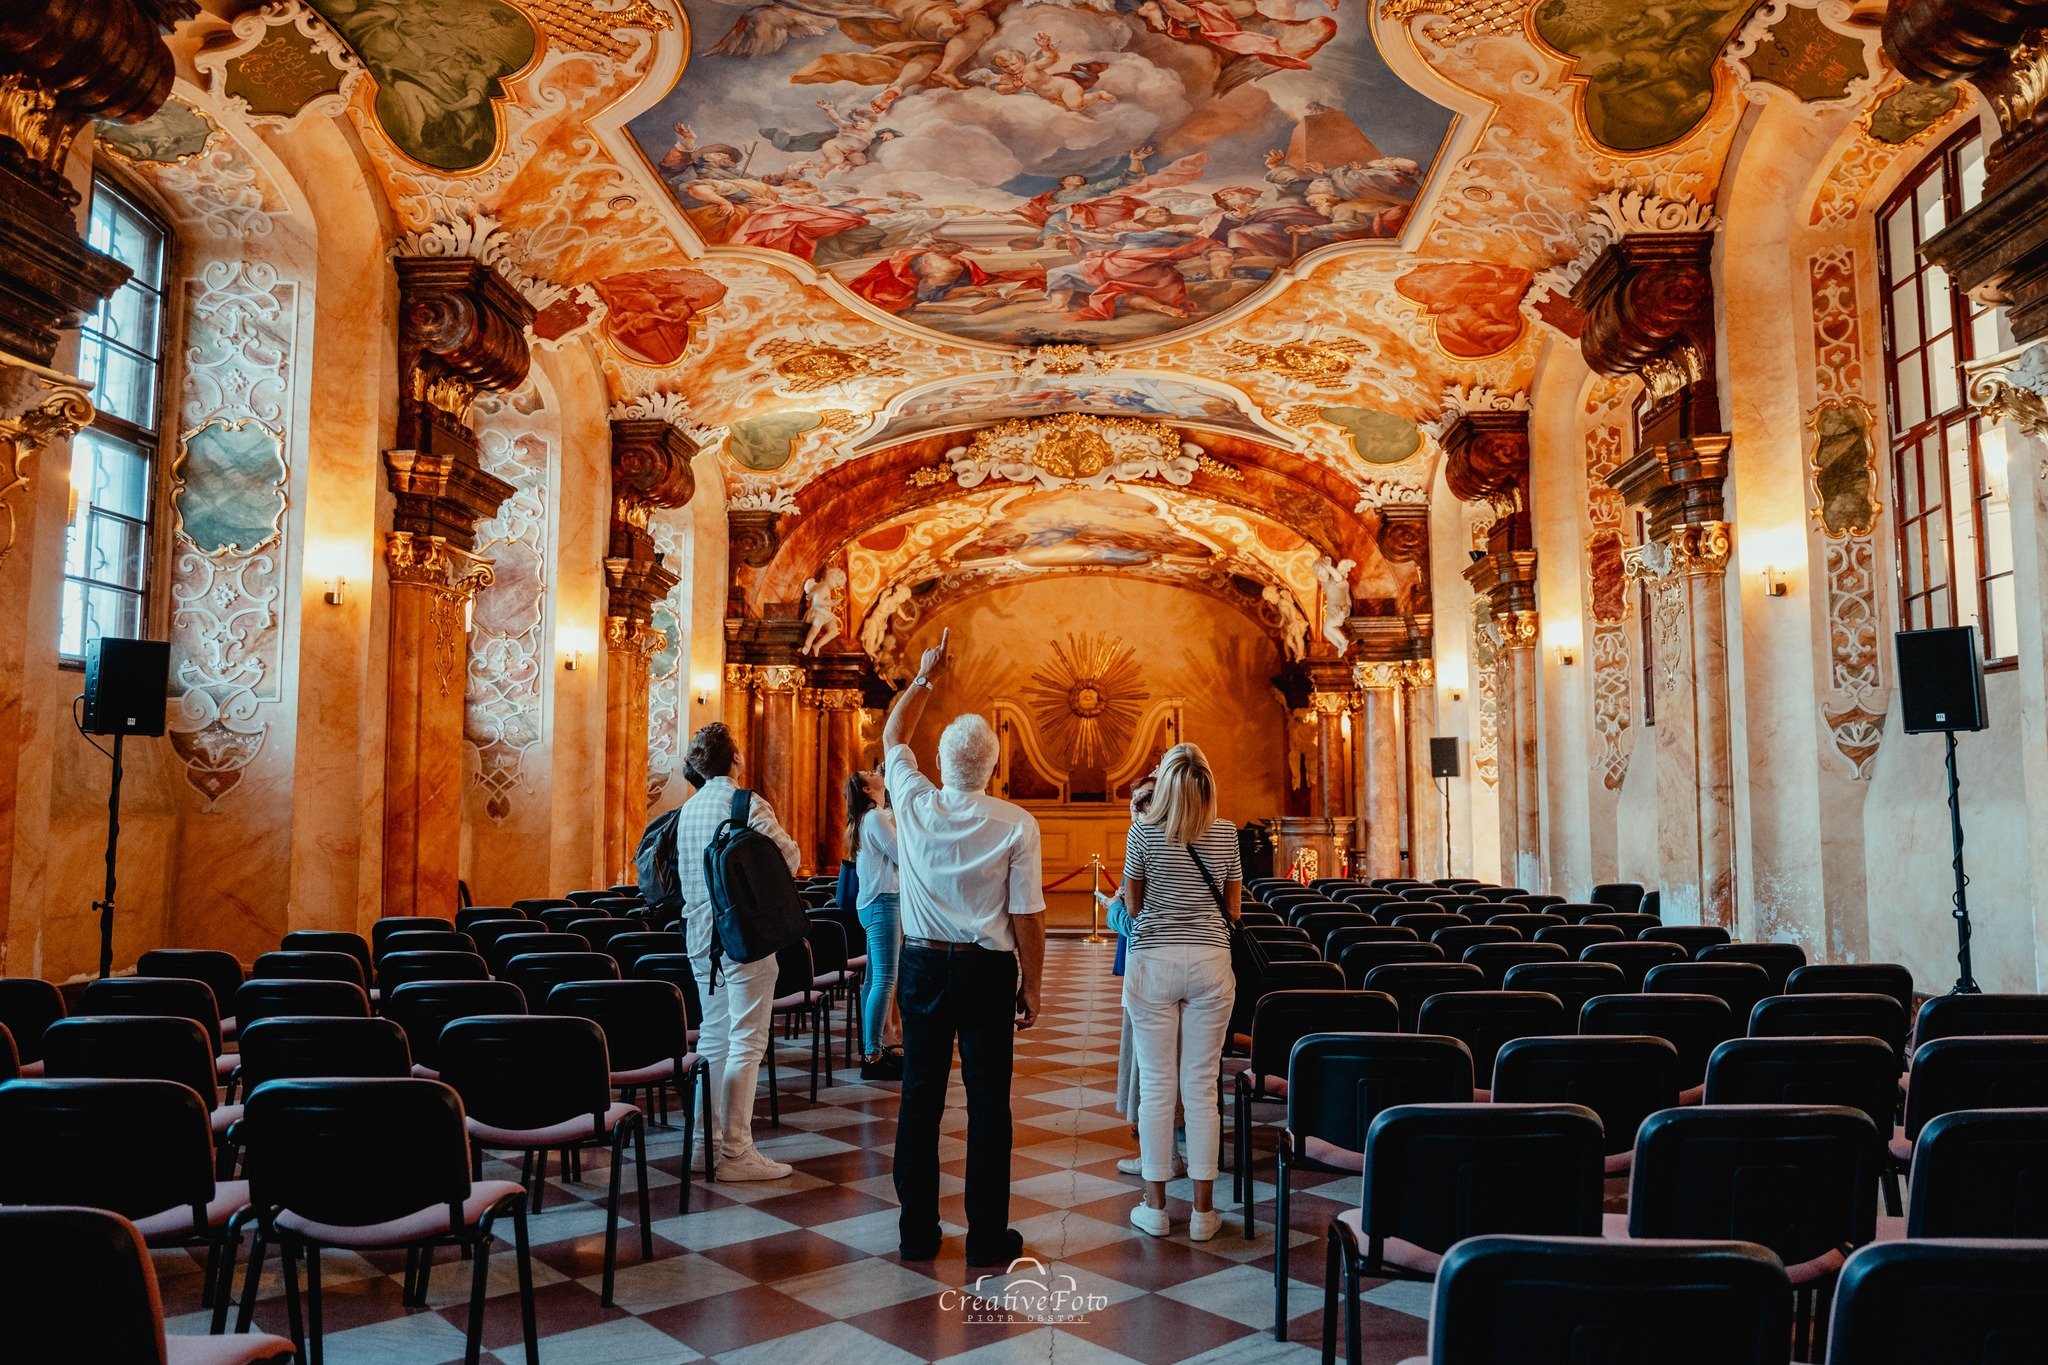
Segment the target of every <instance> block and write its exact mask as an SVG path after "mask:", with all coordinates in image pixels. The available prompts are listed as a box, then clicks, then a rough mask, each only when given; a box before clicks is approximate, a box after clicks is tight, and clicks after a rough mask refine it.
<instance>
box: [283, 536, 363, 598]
mask: <svg viewBox="0 0 2048 1365" xmlns="http://www.w3.org/2000/svg"><path fill="white" fill-rule="evenodd" d="M364 548H365V547H364V546H362V545H359V544H357V543H356V542H354V541H350V540H335V539H327V538H321V539H316V540H313V541H311V542H310V543H308V544H307V546H306V558H305V561H304V563H303V564H302V565H301V567H300V573H301V574H302V575H304V577H303V580H302V581H303V582H304V583H305V584H306V585H307V586H308V587H310V586H311V585H312V584H315V583H318V584H320V585H321V591H320V600H321V601H322V602H325V603H326V604H327V605H328V606H330V607H340V606H346V605H347V604H348V581H349V579H351V578H353V579H355V580H356V582H358V583H363V582H368V581H372V579H371V574H372V572H373V570H372V566H371V565H370V564H369V563H368V561H367V557H366V556H365V555H364V553H363V550H364Z"/></svg>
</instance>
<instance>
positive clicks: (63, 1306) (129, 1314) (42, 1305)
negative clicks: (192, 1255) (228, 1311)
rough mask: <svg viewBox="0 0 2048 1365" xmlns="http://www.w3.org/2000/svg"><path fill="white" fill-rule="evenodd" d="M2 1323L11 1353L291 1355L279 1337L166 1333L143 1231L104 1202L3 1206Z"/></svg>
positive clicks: (184, 1357)
mask: <svg viewBox="0 0 2048 1365" xmlns="http://www.w3.org/2000/svg"><path fill="white" fill-rule="evenodd" d="M0 1321H4V1322H5V1323H6V1324H7V1341H6V1347H7V1354H8V1358H9V1359H10V1360H20V1361H60V1360H62V1361H93V1362H101V1361H122V1362H128V1361H134V1362H138V1363H139V1365H150V1363H151V1362H157V1363H159V1365H160V1363H161V1362H163V1361H166V1360H171V1361H180V1362H183V1361H191V1362H195V1365H196V1362H200V1361H206V1362H211V1363H212V1365H254V1362H257V1361H272V1360H274V1361H288V1360H291V1359H293V1357H294V1353H293V1347H292V1343H291V1342H289V1341H286V1340H285V1339H284V1338H283V1337H273V1336H268V1335H263V1336H255V1335H251V1336H238V1337H185V1336H173V1337H166V1336H165V1335H164V1310H163V1296H162V1293H161V1292H160V1291H159V1290H158V1288H157V1282H156V1267H155V1266H154V1265H152V1264H151V1262H150V1258H149V1250H148V1247H147V1246H146V1245H145V1244H144V1240H143V1236H142V1234H141V1233H140V1232H139V1231H138V1230H137V1229H136V1226H135V1224H133V1223H131V1222H129V1221H128V1220H127V1219H126V1218H123V1217H122V1216H121V1215H120V1214H118V1213H110V1212H108V1211H107V1210H106V1209H102V1208H79V1207H75V1206H67V1205H61V1204H43V1205H38V1206H34V1207H30V1208H19V1209H0Z"/></svg>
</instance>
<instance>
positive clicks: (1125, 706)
mask: <svg viewBox="0 0 2048 1365" xmlns="http://www.w3.org/2000/svg"><path fill="white" fill-rule="evenodd" d="M1024 690H1025V694H1026V696H1027V697H1028V698H1029V700H1030V705H1031V710H1032V713H1033V714H1034V715H1035V716H1036V717H1037V719H1038V732H1039V734H1040V735H1041V736H1042V737H1043V738H1044V740H1045V743H1046V747H1047V748H1048V749H1050V750H1051V751H1052V752H1053V753H1054V754H1056V755H1058V756H1059V757H1060V758H1061V759H1063V760H1064V761H1065V763H1066V765H1067V771H1068V772H1070V773H1071V772H1075V771H1078V770H1080V769H1082V768H1106V767H1108V766H1109V764H1110V762H1111V760H1112V759H1114V758H1116V757H1118V756H1120V755H1121V754H1122V753H1123V751H1124V748H1125V746H1127V745H1128V744H1129V743H1130V742H1131V736H1132V735H1133V734H1134V733H1135V732H1136V730H1137V726H1138V712H1139V709H1140V708H1141V707H1142V706H1143V705H1144V703H1145V698H1146V696H1147V693H1146V691H1145V684H1144V677H1143V674H1142V673H1141V672H1140V670H1139V668H1138V659H1137V655H1136V654H1135V653H1133V652H1132V650H1131V647H1130V646H1129V645H1126V644H1124V643H1123V642H1122V641H1121V640H1116V639H1113V638H1111V637H1110V636H1107V635H1069V636H1068V637H1067V638H1066V640H1065V642H1064V643H1062V642H1060V641H1054V642H1053V647H1052V661H1051V662H1050V663H1048V664H1046V665H1045V666H1044V667H1043V668H1040V669H1039V670H1038V671H1037V672H1036V673H1034V674H1032V675H1031V681H1030V683H1029V684H1028V685H1027V686H1026V687H1025V689H1024Z"/></svg>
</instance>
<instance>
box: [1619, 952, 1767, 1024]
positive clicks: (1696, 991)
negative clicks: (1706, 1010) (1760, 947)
mask: <svg viewBox="0 0 2048 1365" xmlns="http://www.w3.org/2000/svg"><path fill="white" fill-rule="evenodd" d="M1643 989H1644V990H1645V991H1647V992H1649V993H1650V994H1651V995H1712V996H1718V997H1720V998H1721V999H1722V1000H1724V1001H1726V1002H1727V1004H1728V1012H1729V1013H1730V1014H1731V1015H1733V1016H1734V1017H1735V1018H1736V1019H1738V1020H1742V1021H1747V1020H1748V1018H1749V1012H1750V1011H1751V1010H1753V1009H1755V1008H1756V1002H1757V1001H1759V1000H1763V999H1766V998H1767V997H1769V996H1770V994H1771V974H1770V973H1769V972H1766V971H1765V970H1764V969H1763V968H1761V967H1759V966H1757V965H1756V964H1755V963H1754V962H1668V963H1666V964H1664V965H1663V966H1661V967H1652V968H1650V970H1649V972H1648V973H1647V974H1645V975H1644V977H1643Z"/></svg>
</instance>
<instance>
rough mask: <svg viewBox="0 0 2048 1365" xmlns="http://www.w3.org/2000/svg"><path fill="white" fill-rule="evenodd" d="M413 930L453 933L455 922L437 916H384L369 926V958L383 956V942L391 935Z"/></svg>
mask: <svg viewBox="0 0 2048 1365" xmlns="http://www.w3.org/2000/svg"><path fill="white" fill-rule="evenodd" d="M415 929H445V930H448V931H449V932H451V933H452V932H454V929H455V921H454V920H452V919H442V918H440V917H439V916H437V915H386V916H385V917H384V918H383V919H380V920H378V921H377V922H376V923H374V924H372V925H371V926H370V956H371V957H372V958H378V957H382V956H383V955H384V940H385V939H387V938H390V937H391V936H392V935H393V934H403V933H408V932H410V931H412V930H415Z"/></svg>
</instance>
